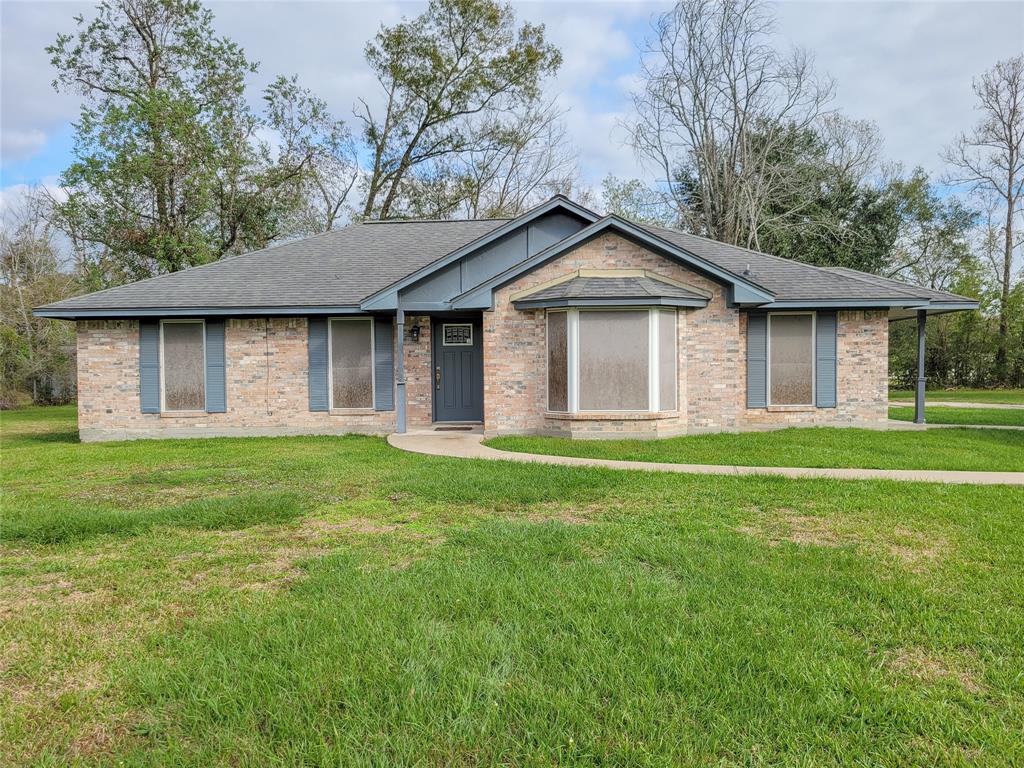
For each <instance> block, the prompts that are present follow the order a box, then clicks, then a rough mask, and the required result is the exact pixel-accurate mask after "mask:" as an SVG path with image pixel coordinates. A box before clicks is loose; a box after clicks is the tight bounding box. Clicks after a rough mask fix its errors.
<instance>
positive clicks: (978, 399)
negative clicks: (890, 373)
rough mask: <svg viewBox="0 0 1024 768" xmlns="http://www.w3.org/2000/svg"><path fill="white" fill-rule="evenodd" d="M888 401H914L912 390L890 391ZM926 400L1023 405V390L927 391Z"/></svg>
mask: <svg viewBox="0 0 1024 768" xmlns="http://www.w3.org/2000/svg"><path fill="white" fill-rule="evenodd" d="M889 399H890V400H909V401H910V402H913V401H914V390H912V389H890V390H889ZM927 399H928V400H935V401H937V402H960V403H1018V404H1022V405H1024V389H929V390H928V391H927Z"/></svg>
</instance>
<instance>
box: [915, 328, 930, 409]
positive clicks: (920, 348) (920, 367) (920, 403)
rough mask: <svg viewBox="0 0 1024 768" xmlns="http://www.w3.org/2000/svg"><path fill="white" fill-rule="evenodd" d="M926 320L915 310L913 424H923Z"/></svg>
mask: <svg viewBox="0 0 1024 768" xmlns="http://www.w3.org/2000/svg"><path fill="white" fill-rule="evenodd" d="M927 319H928V315H927V313H926V312H925V311H924V310H923V309H919V310H917V391H916V392H915V396H914V423H915V424H924V382H925V378H924V338H925V335H924V325H925V322H926V321H927Z"/></svg>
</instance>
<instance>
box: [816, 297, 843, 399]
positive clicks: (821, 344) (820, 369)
mask: <svg viewBox="0 0 1024 768" xmlns="http://www.w3.org/2000/svg"><path fill="white" fill-rule="evenodd" d="M837 325H838V323H837V320H836V313H835V312H819V313H818V319H817V325H816V329H817V330H816V332H815V336H816V338H815V340H814V349H815V353H814V383H815V403H814V404H815V405H817V406H818V407H819V408H835V407H836V401H837V398H836V331H837Z"/></svg>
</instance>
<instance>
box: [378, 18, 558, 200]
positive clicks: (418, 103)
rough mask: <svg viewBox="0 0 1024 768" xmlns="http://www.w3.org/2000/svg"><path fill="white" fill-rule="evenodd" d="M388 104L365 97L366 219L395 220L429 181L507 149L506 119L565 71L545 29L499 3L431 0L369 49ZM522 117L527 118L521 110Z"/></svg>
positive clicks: (531, 102)
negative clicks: (377, 107)
mask: <svg viewBox="0 0 1024 768" xmlns="http://www.w3.org/2000/svg"><path fill="white" fill-rule="evenodd" d="M366 60H367V63H368V64H369V65H370V67H371V69H372V70H373V71H374V73H375V74H376V77H377V80H378V82H379V83H380V86H381V89H382V94H383V97H384V98H383V101H384V107H383V110H382V111H380V112H379V113H375V111H374V110H373V109H371V107H370V105H369V104H368V103H367V102H366V101H365V100H360V104H361V108H360V109H359V113H358V118H359V120H360V121H361V122H362V124H363V138H364V139H365V141H366V144H367V146H368V148H369V150H370V157H371V162H370V168H369V170H368V176H367V179H366V190H365V191H366V198H365V202H364V205H363V216H365V217H367V218H370V217H376V218H388V217H389V216H392V215H394V214H395V213H396V212H398V209H399V208H400V206H401V203H402V200H401V196H402V194H403V193H408V191H409V190H416V189H418V188H419V187H420V185H421V184H431V183H435V182H436V181H437V180H439V179H440V180H442V181H443V183H448V182H450V174H448V173H446V169H445V166H446V165H448V166H450V165H451V164H453V163H454V162H455V161H456V160H457V159H458V158H460V157H465V156H466V155H468V154H470V153H481V152H483V153H486V152H490V151H496V150H500V143H499V142H500V140H501V138H502V134H501V131H500V130H498V127H499V126H500V125H501V124H502V122H503V121H504V119H506V118H508V117H509V116H512V115H514V114H516V112H517V110H526V111H527V113H528V111H529V108H530V107H531V106H532V105H535V104H536V103H537V101H538V100H539V98H540V86H541V82H542V81H543V79H544V78H545V77H547V76H548V75H551V74H553V73H554V72H555V71H556V70H557V69H558V67H559V65H560V64H561V55H560V54H559V53H558V51H557V50H556V49H555V48H554V47H553V46H551V45H550V44H549V43H548V42H547V41H546V40H545V38H544V27H543V26H534V25H532V24H528V23H527V24H523V25H521V26H520V27H518V28H516V26H515V14H514V13H513V11H512V9H511V7H510V6H508V5H503V4H500V3H498V2H496V1H495V0H431V2H430V5H429V7H428V8H427V11H426V12H425V13H423V14H421V15H420V16H418V17H417V18H415V19H413V20H411V21H407V20H404V19H403V20H402V21H401V22H400V23H399V24H396V25H395V26H393V27H390V28H387V27H384V28H382V29H381V30H380V32H378V33H377V36H376V37H375V38H374V40H373V41H372V42H370V43H369V44H368V45H367V46H366ZM519 114H522V112H520V113H519Z"/></svg>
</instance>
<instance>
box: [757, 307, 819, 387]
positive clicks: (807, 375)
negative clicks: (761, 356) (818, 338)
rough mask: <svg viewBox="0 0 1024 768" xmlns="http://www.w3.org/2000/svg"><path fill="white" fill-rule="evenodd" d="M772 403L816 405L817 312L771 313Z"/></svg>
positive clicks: (769, 377) (770, 372)
mask: <svg viewBox="0 0 1024 768" xmlns="http://www.w3.org/2000/svg"><path fill="white" fill-rule="evenodd" d="M768 403H769V405H813V404H814V313H812V312H787V313H776V312H773V313H771V314H769V315H768Z"/></svg>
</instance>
